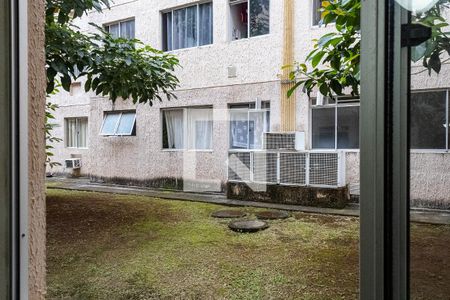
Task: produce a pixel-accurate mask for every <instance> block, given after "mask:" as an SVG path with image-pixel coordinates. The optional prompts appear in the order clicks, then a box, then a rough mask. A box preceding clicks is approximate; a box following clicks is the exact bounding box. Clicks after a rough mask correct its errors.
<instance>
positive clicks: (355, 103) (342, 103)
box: [308, 97, 361, 152]
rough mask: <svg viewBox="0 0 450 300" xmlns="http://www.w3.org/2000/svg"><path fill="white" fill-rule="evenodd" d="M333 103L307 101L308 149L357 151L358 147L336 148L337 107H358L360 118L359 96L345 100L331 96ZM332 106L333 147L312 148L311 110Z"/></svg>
mask: <svg viewBox="0 0 450 300" xmlns="http://www.w3.org/2000/svg"><path fill="white" fill-rule="evenodd" d="M333 98H334V100H335V102H334V103H327V104H324V105H317V104H314V105H313V104H312V100H313V99H310V101H309V128H311V130H309V134H308V138H309V140H310V150H311V151H320V152H321V151H344V152H359V149H360V148H338V147H337V145H338V134H337V133H338V120H337V119H338V118H337V116H338V108H339V107H359V118H361V100H360V99H359V98H349V99H346V100H339V97H333ZM325 108H334V148H313V116H312V111H313V110H314V109H325ZM359 144H360V147H361V139H360V140H359Z"/></svg>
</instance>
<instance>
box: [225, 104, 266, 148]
mask: <svg viewBox="0 0 450 300" xmlns="http://www.w3.org/2000/svg"><path fill="white" fill-rule="evenodd" d="M264 102H267V103H269V104H270V101H264ZM241 104H242V105H247V104H248V105H249V107H248V108H233V107H232V105H241ZM251 104H252V103H232V104H230V105H229V107H228V148H229V149H230V150H232V151H234V152H238V151H245V152H247V151H248V150H252V151H258V150H264V149H263V148H264V145H263V144H262V143H261V148H250V126H248V128H247V148H245V149H244V148H232V145H231V114H232V112H242V113H247V122H248V124H250V113H253V112H264V131H263V134H262V137H261V140H262V141H263V140H264V133H267V132H270V121H269V120H270V119H269V120H268V119H267V112H268V113H269V116H270V107H269V108H257V105H256V103H255V108H251V107H250V105H251ZM269 118H270V117H269ZM267 128H269V129H268V131H267Z"/></svg>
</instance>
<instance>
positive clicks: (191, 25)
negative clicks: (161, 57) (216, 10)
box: [162, 2, 213, 51]
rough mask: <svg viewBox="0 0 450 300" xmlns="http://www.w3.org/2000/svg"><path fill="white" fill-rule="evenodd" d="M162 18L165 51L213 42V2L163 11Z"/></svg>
mask: <svg viewBox="0 0 450 300" xmlns="http://www.w3.org/2000/svg"><path fill="white" fill-rule="evenodd" d="M162 20H163V24H162V29H163V50H164V51H171V50H176V49H182V48H190V47H196V46H203V45H209V44H212V43H213V11H212V3H211V2H209V3H202V4H197V5H192V6H188V7H184V8H180V9H175V10H172V11H170V12H166V13H163V18H162Z"/></svg>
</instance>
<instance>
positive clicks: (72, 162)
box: [65, 158, 81, 169]
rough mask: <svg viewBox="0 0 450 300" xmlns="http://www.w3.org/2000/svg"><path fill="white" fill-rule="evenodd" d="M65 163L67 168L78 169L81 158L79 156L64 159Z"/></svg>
mask: <svg viewBox="0 0 450 300" xmlns="http://www.w3.org/2000/svg"><path fill="white" fill-rule="evenodd" d="M65 165H66V168H67V169H79V168H81V159H80V158H69V159H66V160H65Z"/></svg>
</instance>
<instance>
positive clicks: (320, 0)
mask: <svg viewBox="0 0 450 300" xmlns="http://www.w3.org/2000/svg"><path fill="white" fill-rule="evenodd" d="M312 1H313V11H312V25H313V26H317V25H321V24H322V21H323V18H324V17H325V15H324V12H323V11H321V8H322V7H326V6H327V5H328V4H329V3H330V1H328V0H312Z"/></svg>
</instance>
